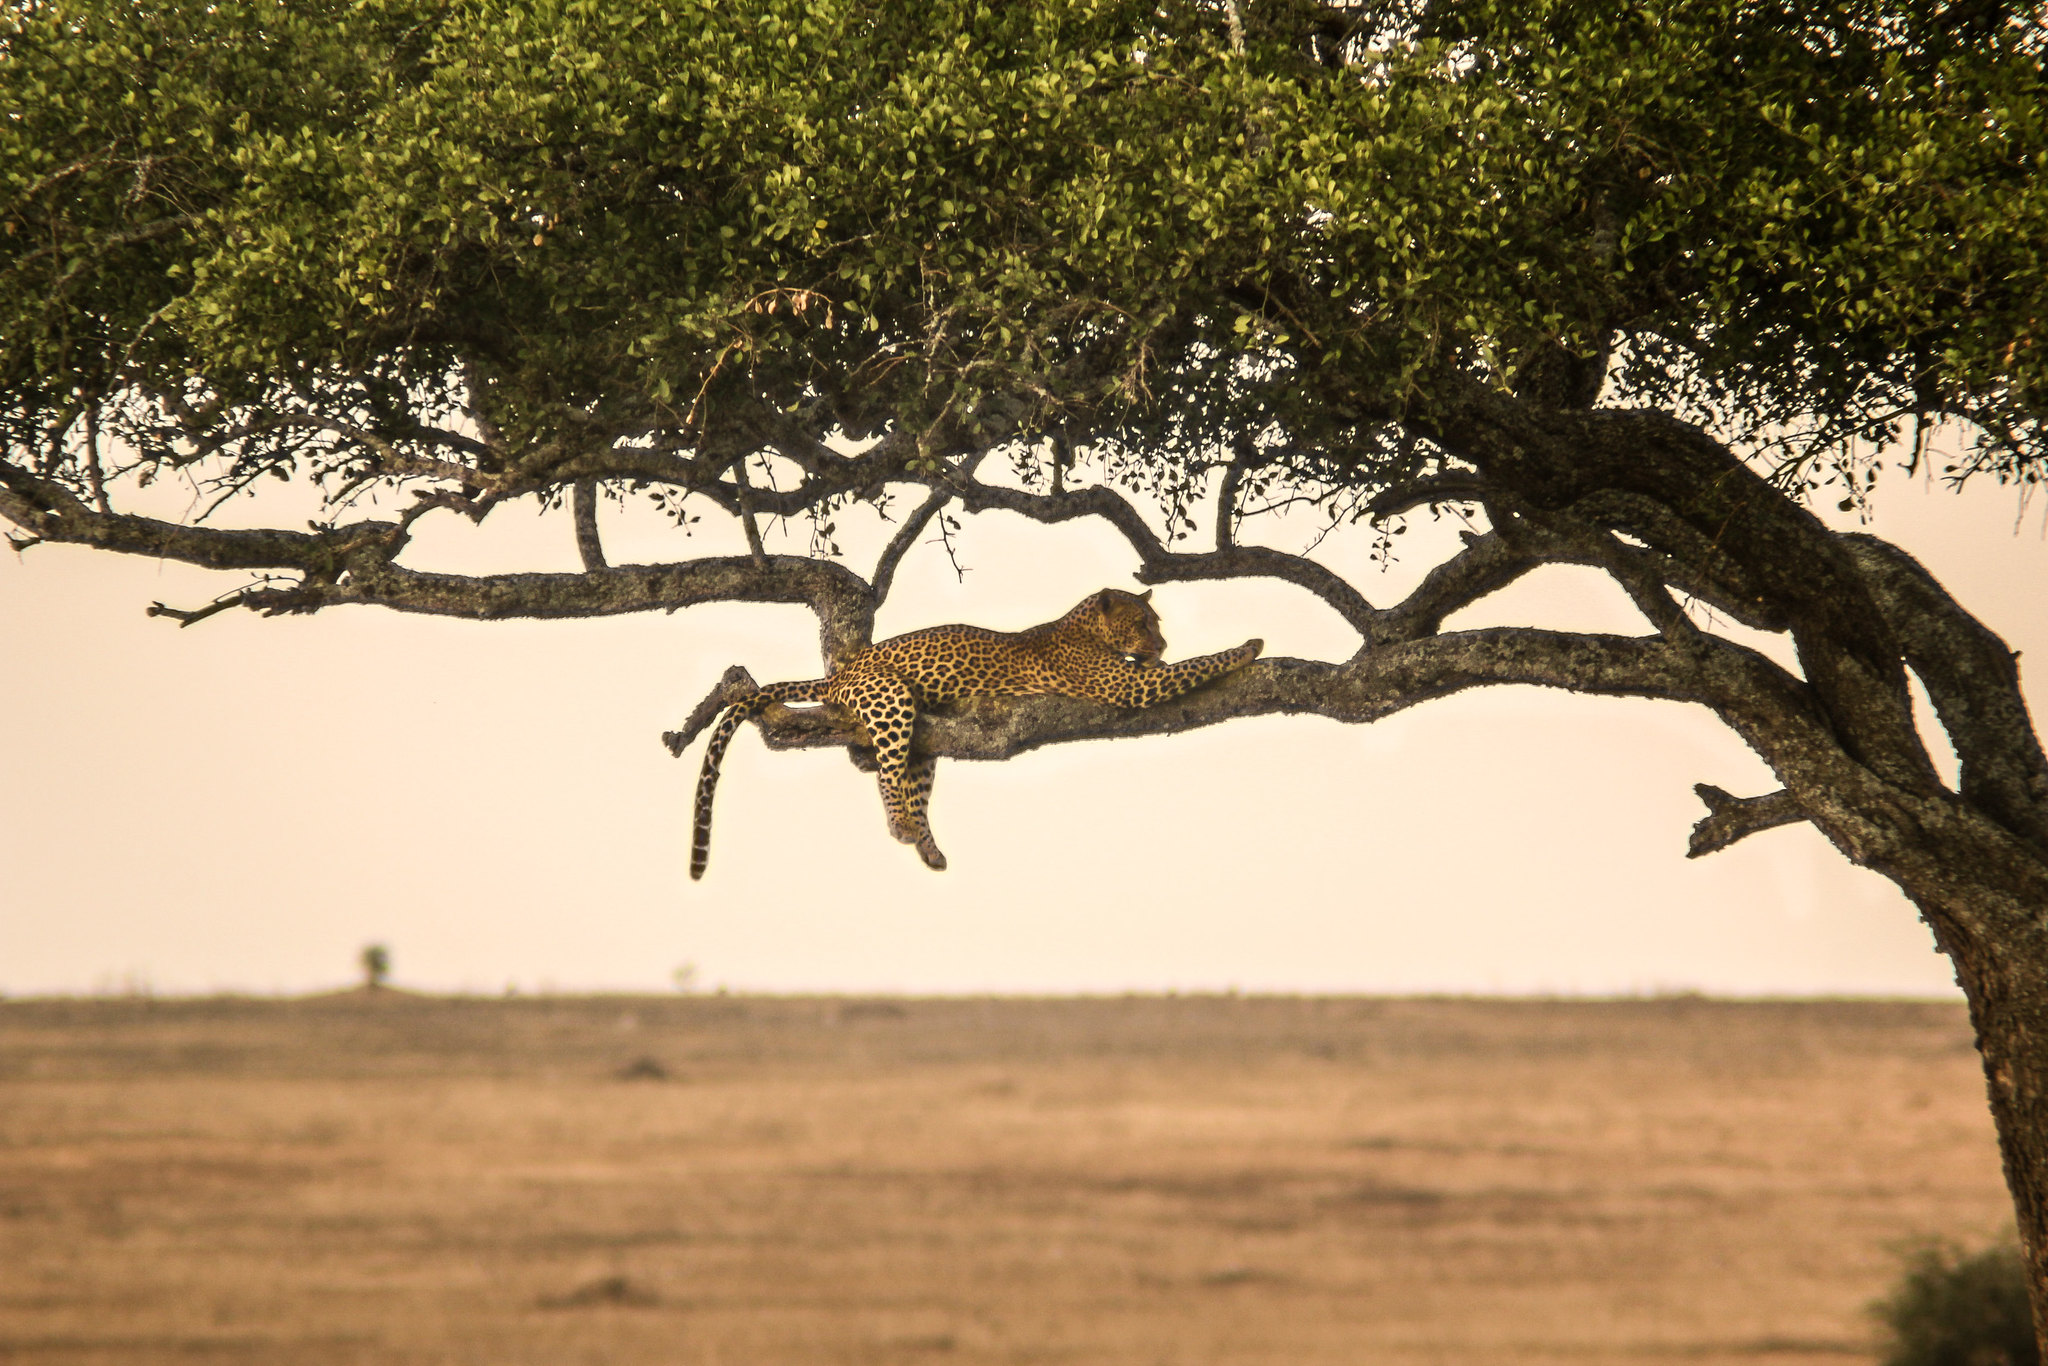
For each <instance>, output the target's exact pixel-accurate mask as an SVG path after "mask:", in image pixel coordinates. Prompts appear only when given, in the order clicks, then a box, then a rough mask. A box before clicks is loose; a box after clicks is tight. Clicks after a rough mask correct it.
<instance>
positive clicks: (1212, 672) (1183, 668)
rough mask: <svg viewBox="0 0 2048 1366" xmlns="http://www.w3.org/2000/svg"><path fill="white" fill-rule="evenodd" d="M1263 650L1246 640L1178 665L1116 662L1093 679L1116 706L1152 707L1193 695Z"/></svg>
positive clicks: (1256, 642)
mask: <svg viewBox="0 0 2048 1366" xmlns="http://www.w3.org/2000/svg"><path fill="white" fill-rule="evenodd" d="M1265 648H1266V642H1265V641H1263V640H1257V639H1253V640H1247V641H1246V642H1245V643H1244V644H1242V645H1240V646H1238V647H1237V648H1236V649H1234V650H1223V651H1220V652H1218V653H1216V654H1213V655H1197V656H1195V657H1194V658H1193V659H1183V660H1181V661H1180V662H1179V663H1178V664H1132V663H1129V662H1127V661H1125V660H1117V661H1115V662H1114V663H1113V664H1111V665H1110V666H1109V667H1108V668H1106V669H1105V670H1104V671H1103V673H1102V675H1101V676H1100V677H1099V678H1098V679H1097V680H1096V683H1097V685H1098V686H1099V687H1100V688H1101V689H1102V693H1101V697H1102V700H1103V701H1105V702H1109V703H1111V704H1113V705H1115V706H1119V707H1151V706H1157V705H1158V704H1159V703H1161V702H1170V701H1172V700H1173V699H1174V698H1176V697H1179V696H1180V695H1181V694H1182V693H1185V692H1192V691H1194V690H1195V689H1196V688H1199V687H1201V686H1202V685H1203V684H1204V683H1207V682H1208V681H1209V680H1210V679H1212V678H1220V677H1222V676H1223V675H1224V674H1227V673H1230V672H1231V671H1233V670H1236V669H1242V668H1243V667H1244V666H1245V665H1247V664H1249V663H1251V662H1252V661H1253V660H1255V659H1257V658H1258V657H1259V651H1261V650H1263V649H1265Z"/></svg>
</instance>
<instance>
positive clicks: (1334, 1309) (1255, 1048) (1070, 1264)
mask: <svg viewBox="0 0 2048 1366" xmlns="http://www.w3.org/2000/svg"><path fill="white" fill-rule="evenodd" d="M2008 1218H2009V1215H2008V1212H2007V1208H2006V1203H2005V1194H2004V1190H2003V1187H2002V1185H2001V1183H2000V1179H1999V1172H1998V1160H1997V1153H1996V1150H1995V1148H1994V1145H1993V1139H1992V1134H1991V1126H1990V1121H1989V1119H1988V1117H1987V1116H1986V1113H1985V1108H1984V1099H1983V1080H1982V1076H1981V1073H1980V1072H1979V1071H1978V1066H1977V1058H1976V1055H1975V1053H1974V1052H1973V1050H1972V1048H1971V1042H1970V1031H1969V1028H1968V1025H1967V1022H1966V1021H1965V1019H1964V1016H1963V1013H1962V1007H1961V1006H1959V1005H1948V1004H1922V1003H1897V1002H1811V1003H1782V1002H1774V1003H1731V1002H1718V1001H1708V1000H1700V999H1692V998H1674V999H1654V1000H1639V1001H1623V1002H1560V1001H1546V1002H1524V1001H1470V1000H1376V999H1313V998H1301V999H1292V998H1272V999H1267V998H1236V997H1180V998H1160V997H1133V998H1123V999H1118V998H1106V999H1087V1000H1042V1001H1034V1000H900V1001H899V1000H851V999H787V998H746V997H698V998H664V999H654V998H623V997H599V998H547V999H519V1000H503V1001H498V1000H484V999H441V998H426V997H414V996H408V995H406V994H403V993H399V992H379V993H373V994H366V993H360V992H358V993H347V994H343V995H336V996H328V997H317V998H308V999H301V1000H240V999H225V1000H178V1001H147V1000H92V1001H83V1000H81V1001H18V1002H7V1003H0V1362H7V1363H53V1364H54V1363H62V1364H63V1366H99V1364H101V1363H106V1364H108V1366H111V1364H112V1363H122V1364H123V1366H134V1364H136V1363H155V1362H172V1361H175V1362H180V1363H212V1362H237V1363H239V1362H281V1363H291V1366H300V1364H301V1363H303V1364H305V1366H327V1364H328V1363H364V1366H370V1364H371V1363H375V1364H376V1366H411V1364H412V1363H479V1364H482V1363H490V1364H491V1366H512V1364H514V1363H535V1364H536V1366H538V1364H541V1363H545V1364H546V1366H572V1364H574V1363H593V1364H595V1363H606V1366H633V1364H635V1363H657V1362H659V1363H687V1364H688V1366H698V1364H699V1363H705V1364H708V1363H724V1364H725V1366H775V1364H777V1363H799V1362H800V1363H870V1362H872V1363H883V1362H888V1363H895V1362H912V1363H925V1362H929V1363H935V1364H936V1363H945V1364H948V1366H950V1363H1025V1362H1034V1363H1035V1362H1046V1363H1102V1364H1103V1366H1111V1364H1114V1366H1130V1364H1140V1363H1176V1364H1177V1366H1178V1364H1186V1366H1195V1364H1196V1363H1268V1364H1270V1366H1312V1364H1314V1363H1347V1366H1348V1364H1349V1363H1362V1362H1365V1363H1391V1364H1392V1366H1406V1364H1408V1363H1415V1364H1417V1366H1420V1364H1421V1363H1443V1364H1444V1366H1450V1364H1451V1363H1457V1366H1508V1364H1509V1363H1517V1364H1519V1363H1530V1364H1531V1366H1533V1364H1534V1363H1557V1362H1586V1363H1602V1364H1604V1363H1622V1362H1665V1361H1671V1362H1683V1363H1706V1364H1708V1366H1719V1364H1722V1363H1726V1364H1727V1366H1735V1364H1736V1363H1740V1364H1741V1366H1783V1364H1785V1363H1842V1364H1843V1366H1850V1364H1851V1363H1856V1362H1858V1361H1864V1360H1868V1359H1869V1353H1868V1348H1867V1343H1868V1336H1869V1329H1868V1324H1867V1322H1866V1320H1865V1319H1864V1317H1863V1315H1862V1312H1861V1310H1862V1306H1863V1305H1864V1304H1865V1303H1866V1302H1867V1301H1868V1300H1869V1299H1871V1298H1872V1297H1873V1296H1874V1295H1876V1294H1878V1293H1879V1292H1880V1291H1882V1290H1883V1289H1884V1288H1885V1287H1886V1285H1887V1284H1888V1282H1889V1281H1890V1280H1891V1278H1892V1276H1893V1274H1894V1272H1895V1269H1896V1263H1895V1260H1894V1258H1893V1257H1892V1256H1891V1255H1890V1254H1889V1253H1888V1251H1887V1245H1888V1244H1891V1243H1894V1242H1895V1241H1896V1240H1898V1239H1900V1238H1902V1237H1906V1236H1910V1235H1915V1234H1925V1233H1949V1234H1953V1235H1957V1236H1960V1237H1962V1238H1964V1239H1965V1240H1966V1241H1969V1242H1973V1243H1974V1242H1980V1241H1983V1240H1985V1239H1987V1238H1989V1237H1991V1236H1993V1235H1994V1234H1996V1233H1997V1232H1998V1230H1999V1229H2000V1228H2001V1227H2002V1226H2003V1225H2004V1224H2005V1223H2006V1222H2007V1220H2008Z"/></svg>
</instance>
